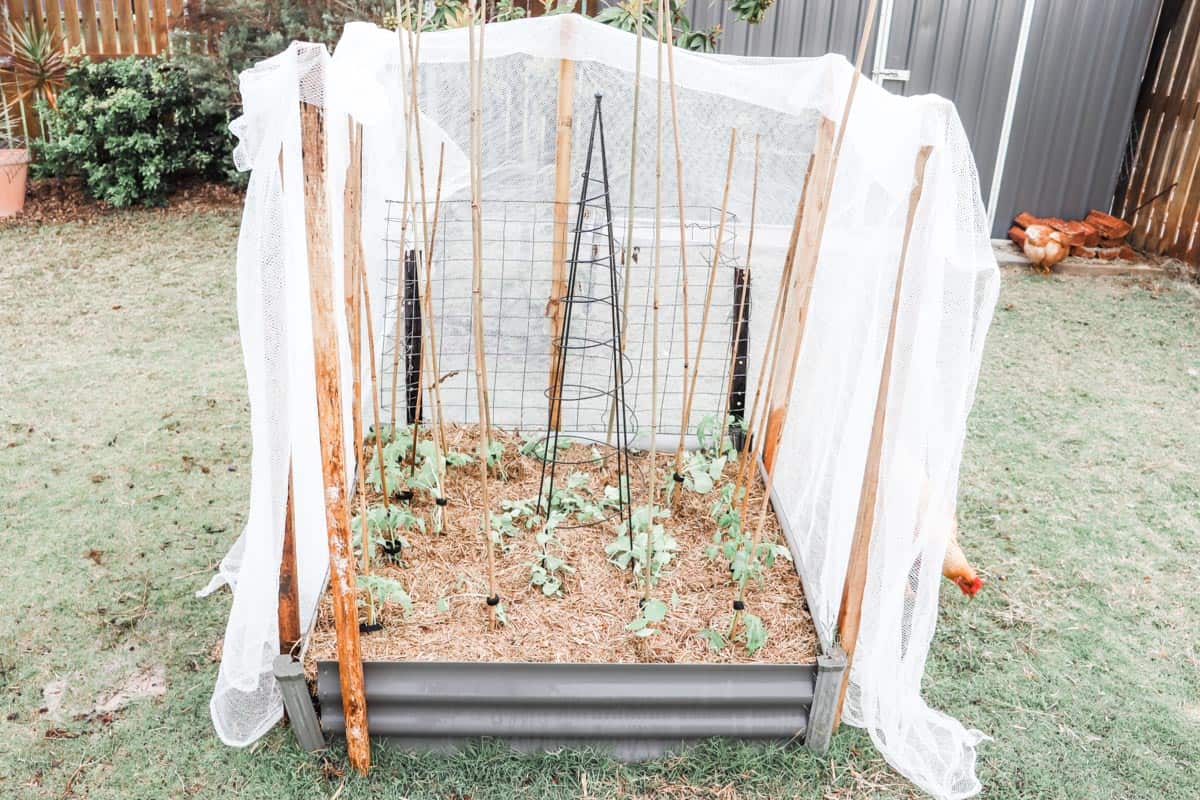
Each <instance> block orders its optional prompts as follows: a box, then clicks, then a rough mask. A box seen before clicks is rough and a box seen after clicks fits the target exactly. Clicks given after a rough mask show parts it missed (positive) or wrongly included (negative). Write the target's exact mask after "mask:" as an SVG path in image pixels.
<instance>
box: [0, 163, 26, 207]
mask: <svg viewBox="0 0 1200 800" xmlns="http://www.w3.org/2000/svg"><path fill="white" fill-rule="evenodd" d="M28 174H29V151H28V150H26V149H24V148H20V149H15V150H13V149H0V217H11V216H12V215H13V214H19V213H21V209H22V208H24V207H25V179H26V177H27V175H28Z"/></svg>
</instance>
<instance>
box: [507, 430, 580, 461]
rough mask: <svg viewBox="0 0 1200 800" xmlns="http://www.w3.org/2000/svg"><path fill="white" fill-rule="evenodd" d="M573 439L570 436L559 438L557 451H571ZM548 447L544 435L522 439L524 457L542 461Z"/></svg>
mask: <svg viewBox="0 0 1200 800" xmlns="http://www.w3.org/2000/svg"><path fill="white" fill-rule="evenodd" d="M571 444H572V442H571V438H570V437H568V436H560V437H558V441H557V442H556V443H555V449H556V450H558V451H560V452H561V451H563V450H569V449H570V448H571ZM547 448H548V445H547V444H546V436H545V434H542V433H531V434H528V435H527V436H525V437H523V438H522V439H521V450H520V453H521V455H523V456H529V457H531V458H536V459H538V460H539V461H541V460H542V454H543V453H545V452H546V450H547Z"/></svg>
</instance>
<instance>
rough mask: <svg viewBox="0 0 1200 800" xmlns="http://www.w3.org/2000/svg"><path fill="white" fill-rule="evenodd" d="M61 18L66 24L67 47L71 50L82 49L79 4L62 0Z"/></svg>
mask: <svg viewBox="0 0 1200 800" xmlns="http://www.w3.org/2000/svg"><path fill="white" fill-rule="evenodd" d="M51 2H54V0H51ZM63 18H64V19H65V20H66V23H67V47H69V48H72V49H73V48H76V47H82V46H83V34H82V32H81V30H80V27H79V3H78V2H77V0H63Z"/></svg>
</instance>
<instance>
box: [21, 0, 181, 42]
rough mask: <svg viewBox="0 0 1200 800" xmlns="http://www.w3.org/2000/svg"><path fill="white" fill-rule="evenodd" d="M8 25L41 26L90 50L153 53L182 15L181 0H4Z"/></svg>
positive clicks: (63, 39)
mask: <svg viewBox="0 0 1200 800" xmlns="http://www.w3.org/2000/svg"><path fill="white" fill-rule="evenodd" d="M4 2H5V5H6V6H7V8H6V9H5V10H6V11H7V14H6V15H5V26H6V28H7V29H8V30H9V31H12V30H14V29H20V28H22V27H24V26H26V25H34V26H37V27H41V28H45V29H46V30H47V31H49V32H50V33H51V35H53V36H55V37H56V38H61V40H62V42H63V45H64V47H66V48H67V49H69V50H74V49H78V50H79V51H81V52H83V53H85V54H86V55H89V56H132V55H143V56H152V55H155V54H156V53H161V52H164V51H166V50H167V48H168V46H169V44H168V43H169V37H168V36H167V33H168V32H169V31H170V29H171V28H173V27H175V25H176V24H178V21H179V20H180V18H182V17H183V9H184V0H4Z"/></svg>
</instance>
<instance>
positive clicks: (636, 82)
mask: <svg viewBox="0 0 1200 800" xmlns="http://www.w3.org/2000/svg"><path fill="white" fill-rule="evenodd" d="M642 3H643V0H637V5H636V6H635V7H634V13H636V14H637V28H636V30H635V35H636V36H637V44H636V45H635V48H636V49H635V50H634V57H633V58H634V60H633V125H632V129H631V131H630V134H629V202H628V204H627V205H626V209H627V211H626V214H625V246H624V247H623V248H622V251H623V252H622V253H621V255H622V260H623V261H624V264H623V266H622V270H623V273H624V274H623V275H622V276H621V277H622V280H623V281H624V286H623V288H622V299H621V319H623V320H628V319H629V288H630V286H631V285H632V284H633V276H632V274H631V267H632V266H633V200H634V195H635V193H636V189H637V151H638V109H639V107H640V106H641V97H642V17H643V15H644V11H643V5H642ZM628 330H629V326H628V325H622V326H621V353H622V354H624V353H625V338H626V336H627V334H628ZM616 419H617V403H616V401H615V400H614V401H613V405H612V412H611V413H610V414H609V415H608V432H607V434H606V435H605V439H606V441H609V442H610V443H611V441H612V434H613V425H615V424H616ZM630 496H631V497H632V494H631V495H630Z"/></svg>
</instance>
